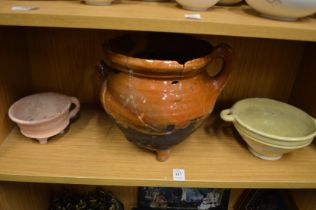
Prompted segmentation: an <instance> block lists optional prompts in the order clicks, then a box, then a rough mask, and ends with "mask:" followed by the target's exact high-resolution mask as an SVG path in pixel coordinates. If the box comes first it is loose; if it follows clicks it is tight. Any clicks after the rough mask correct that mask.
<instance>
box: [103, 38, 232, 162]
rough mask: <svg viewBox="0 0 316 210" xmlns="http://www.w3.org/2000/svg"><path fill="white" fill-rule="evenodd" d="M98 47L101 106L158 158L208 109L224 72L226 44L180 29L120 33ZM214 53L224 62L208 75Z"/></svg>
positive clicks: (133, 139) (228, 55)
mask: <svg viewBox="0 0 316 210" xmlns="http://www.w3.org/2000/svg"><path fill="white" fill-rule="evenodd" d="M104 52H105V62H104V63H103V65H102V68H101V69H102V72H103V75H104V76H105V81H104V83H103V86H102V90H101V102H102V104H103V107H104V109H105V110H106V112H107V113H108V114H109V115H110V116H112V117H113V118H114V119H115V121H116V123H117V125H118V126H119V127H120V129H121V130H122V131H123V133H124V134H125V136H126V138H127V139H128V140H129V141H131V142H133V143H135V144H136V145H138V146H140V147H143V148H147V149H150V150H154V151H156V152H157V155H158V156H157V158H158V160H161V161H163V160H166V159H167V158H168V156H169V151H170V148H171V147H172V146H173V145H175V144H178V143H180V142H182V141H183V140H184V139H185V138H186V137H188V136H189V135H190V134H191V133H192V132H193V131H194V130H196V128H197V127H198V126H199V125H200V124H201V123H202V122H203V120H204V119H205V118H206V117H207V116H208V115H209V114H210V113H211V112H212V110H213V107H214V104H215V101H216V99H217V97H218V95H219V94H220V92H221V90H222V89H223V87H224V85H225V83H226V80H227V78H228V75H229V72H230V58H231V49H230V48H229V47H227V46H226V45H220V46H218V47H215V48H213V47H212V46H211V45H210V44H209V43H208V42H206V41H203V40H199V39H196V38H194V37H191V36H186V35H173V34H157V33H148V34H143V35H139V34H132V35H131V34H130V35H124V36H122V37H119V38H116V39H113V40H111V41H109V42H108V43H106V44H104ZM214 59H223V61H224V62H223V68H222V70H221V71H220V72H219V73H218V74H217V75H215V76H214V77H212V76H210V75H209V73H208V68H210V65H211V64H212V61H213V60H214Z"/></svg>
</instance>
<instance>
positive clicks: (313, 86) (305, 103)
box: [291, 43, 316, 118]
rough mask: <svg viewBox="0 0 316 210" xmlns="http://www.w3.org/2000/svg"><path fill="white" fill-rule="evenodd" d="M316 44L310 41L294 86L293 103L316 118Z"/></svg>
mask: <svg viewBox="0 0 316 210" xmlns="http://www.w3.org/2000/svg"><path fill="white" fill-rule="evenodd" d="M315 56H316V44H315V43H309V44H308V45H307V46H306V49H305V51H304V57H303V60H302V62H301V66H300V67H299V74H298V75H297V77H296V82H295V85H294V87H293V91H292V97H291V103H293V104H294V105H296V106H298V107H299V108H301V109H303V110H304V111H306V112H307V113H308V114H310V115H312V116H313V117H314V118H316V94H315V92H316V59H315Z"/></svg>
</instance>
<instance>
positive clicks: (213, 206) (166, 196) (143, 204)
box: [137, 187, 230, 210]
mask: <svg viewBox="0 0 316 210" xmlns="http://www.w3.org/2000/svg"><path fill="white" fill-rule="evenodd" d="M229 193H230V190H228V189H212V188H171V187H165V188H163V187H141V188H140V190H139V198H138V205H139V208H137V209H138V210H152V209H168V210H173V209H176V210H182V209H183V210H195V209H196V210H227V208H228V200H229V199H228V198H229Z"/></svg>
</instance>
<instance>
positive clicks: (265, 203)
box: [234, 189, 298, 210]
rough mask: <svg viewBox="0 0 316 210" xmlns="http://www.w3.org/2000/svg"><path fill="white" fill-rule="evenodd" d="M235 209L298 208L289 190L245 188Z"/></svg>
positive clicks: (288, 209)
mask: <svg viewBox="0 0 316 210" xmlns="http://www.w3.org/2000/svg"><path fill="white" fill-rule="evenodd" d="M234 209H235V210H298V208H297V206H296V205H295V203H294V201H293V200H292V198H291V196H290V194H289V193H288V192H287V190H274V189H261V190H245V191H244V192H243V193H242V195H241V196H240V198H239V200H238V201H237V203H236V205H235V207H234Z"/></svg>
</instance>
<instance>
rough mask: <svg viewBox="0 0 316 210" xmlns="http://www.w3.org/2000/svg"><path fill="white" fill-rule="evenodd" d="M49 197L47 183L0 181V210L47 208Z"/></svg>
mask: <svg viewBox="0 0 316 210" xmlns="http://www.w3.org/2000/svg"><path fill="white" fill-rule="evenodd" d="M49 199H50V190H49V185H47V184H32V183H24V184H21V183H14V182H0V209H1V210H43V209H48V206H49Z"/></svg>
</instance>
